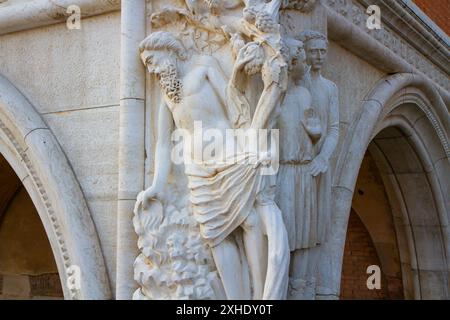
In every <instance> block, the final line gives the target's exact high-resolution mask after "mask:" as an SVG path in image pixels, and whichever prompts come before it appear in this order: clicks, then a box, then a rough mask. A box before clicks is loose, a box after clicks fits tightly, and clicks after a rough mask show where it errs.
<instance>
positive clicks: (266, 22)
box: [255, 11, 277, 33]
mask: <svg viewBox="0 0 450 320" xmlns="http://www.w3.org/2000/svg"><path fill="white" fill-rule="evenodd" d="M255 26H256V27H257V28H258V29H259V30H260V31H261V32H265V33H273V32H275V31H276V30H277V24H276V23H275V22H274V21H273V19H272V18H271V17H270V15H269V14H268V13H266V12H264V11H262V12H258V14H257V15H256V21H255Z"/></svg>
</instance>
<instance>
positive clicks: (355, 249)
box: [341, 210, 403, 300]
mask: <svg viewBox="0 0 450 320" xmlns="http://www.w3.org/2000/svg"><path fill="white" fill-rule="evenodd" d="M370 265H378V266H380V268H381V263H380V259H379V258H378V255H377V252H376V250H375V247H374V245H373V243H372V239H371V238H370V235H369V232H368V231H367V229H366V228H365V226H364V224H363V223H362V222H361V220H360V218H359V217H358V215H357V214H356V213H355V212H354V211H353V210H352V212H351V214H350V218H349V222H348V229H347V239H346V243H345V251H344V262H343V267H342V280H341V299H344V300H350V299H363V300H382V299H403V286H402V281H401V279H397V278H389V279H387V278H386V277H385V276H384V275H382V279H381V289H380V290H376V289H375V290H369V289H368V288H367V285H366V282H367V278H368V277H369V276H370V275H369V274H367V273H366V270H367V267H368V266H370Z"/></svg>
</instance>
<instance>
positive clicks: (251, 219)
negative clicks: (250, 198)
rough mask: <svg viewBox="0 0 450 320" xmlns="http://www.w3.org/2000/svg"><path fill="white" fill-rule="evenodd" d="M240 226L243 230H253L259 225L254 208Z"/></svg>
mask: <svg viewBox="0 0 450 320" xmlns="http://www.w3.org/2000/svg"><path fill="white" fill-rule="evenodd" d="M242 227H243V228H244V230H254V229H257V228H259V227H260V220H259V217H258V215H257V214H256V211H255V210H252V211H251V212H250V214H249V215H248V217H247V218H246V219H245V220H244V222H243V224H242Z"/></svg>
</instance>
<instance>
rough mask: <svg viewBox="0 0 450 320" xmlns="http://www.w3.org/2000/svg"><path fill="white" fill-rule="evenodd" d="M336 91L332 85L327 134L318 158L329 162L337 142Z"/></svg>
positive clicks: (337, 115) (337, 108)
mask: <svg viewBox="0 0 450 320" xmlns="http://www.w3.org/2000/svg"><path fill="white" fill-rule="evenodd" d="M338 96H339V94H338V89H337V87H336V85H335V84H333V85H332V89H331V99H330V108H329V112H330V116H329V118H328V119H329V121H328V134H327V136H326V138H325V142H324V144H323V146H322V150H321V151H320V154H319V155H320V156H321V157H322V158H323V159H324V160H326V161H330V158H331V155H332V154H333V152H334V150H335V149H336V146H337V143H338V140H339V98H338Z"/></svg>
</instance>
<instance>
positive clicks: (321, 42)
mask: <svg viewBox="0 0 450 320" xmlns="http://www.w3.org/2000/svg"><path fill="white" fill-rule="evenodd" d="M300 38H301V39H302V41H303V42H304V44H305V49H306V62H307V63H308V64H309V65H310V66H311V70H312V71H317V72H320V71H321V69H322V66H323V64H324V63H325V60H326V57H327V52H328V40H327V37H326V36H325V35H323V34H322V33H320V32H318V31H312V30H307V31H304V32H302V33H301V34H300Z"/></svg>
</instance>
